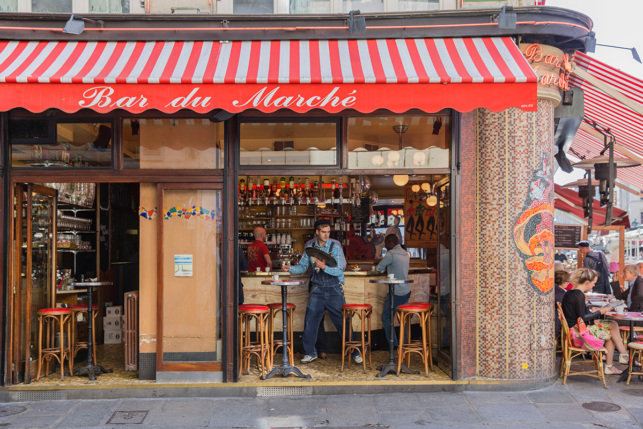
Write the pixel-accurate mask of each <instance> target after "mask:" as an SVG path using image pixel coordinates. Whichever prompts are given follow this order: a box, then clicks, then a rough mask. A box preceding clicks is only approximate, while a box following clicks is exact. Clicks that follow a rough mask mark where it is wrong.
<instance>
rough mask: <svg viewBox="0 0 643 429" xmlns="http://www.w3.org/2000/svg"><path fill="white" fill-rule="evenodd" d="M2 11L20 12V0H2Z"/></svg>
mask: <svg viewBox="0 0 643 429" xmlns="http://www.w3.org/2000/svg"><path fill="white" fill-rule="evenodd" d="M0 12H18V0H0Z"/></svg>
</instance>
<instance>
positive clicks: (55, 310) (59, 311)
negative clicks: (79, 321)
mask: <svg viewBox="0 0 643 429" xmlns="http://www.w3.org/2000/svg"><path fill="white" fill-rule="evenodd" d="M69 313H71V310H70V309H68V308H41V309H40V310H38V314H51V315H57V314H69Z"/></svg>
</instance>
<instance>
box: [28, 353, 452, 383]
mask: <svg viewBox="0 0 643 429" xmlns="http://www.w3.org/2000/svg"><path fill="white" fill-rule="evenodd" d="M301 358H302V356H301V355H300V354H298V355H295V365H296V366H297V367H298V368H299V369H301V370H302V372H304V373H305V374H310V375H311V378H310V379H302V378H297V377H294V376H289V377H288V378H287V379H284V378H283V377H281V376H276V377H273V378H272V379H270V380H267V381H261V380H260V379H259V377H260V375H261V371H260V370H259V369H258V368H257V366H256V364H255V363H254V361H253V364H252V365H251V367H250V374H249V375H242V376H241V377H240V379H239V381H240V382H246V383H253V382H261V383H270V382H283V381H284V380H288V381H289V382H293V383H310V382H313V383H314V382H336V381H342V382H344V383H346V382H351V381H354V382H361V381H373V380H379V379H378V378H377V377H376V375H377V374H378V371H377V370H376V369H375V368H376V367H377V366H379V365H381V364H382V363H384V362H387V361H388V352H387V351H383V350H382V351H375V352H373V358H372V361H373V369H372V370H370V369H369V368H368V362H367V370H366V374H364V373H363V371H362V365H356V364H355V363H351V366H350V368H349V367H348V366H346V367H345V368H344V372H341V371H340V368H341V356H340V355H339V354H329V355H328V358H327V359H317V360H315V361H313V362H311V363H309V364H307V365H302V364H300V363H299V361H300V360H301ZM97 359H98V364H99V365H101V366H103V367H104V368H106V369H112V370H113V371H114V372H113V373H111V374H103V375H101V376H99V377H98V378H97V380H96V381H89V379H88V378H87V376H72V377H69V376H65V379H64V380H62V381H61V379H60V373H59V372H56V373H52V374H49V375H48V376H46V377H41V379H40V380H38V381H34V382H32V383H31V384H30V385H29V386H30V387H33V388H37V387H55V386H65V387H71V386H86V385H97V386H110V385H154V384H155V381H153V380H139V379H138V373H137V372H132V371H125V369H124V368H125V366H124V355H123V346H122V345H121V344H107V345H105V344H103V345H100V346H98V349H97ZM280 363H281V355H278V356H277V357H276V358H275V364H280ZM84 364H85V362H84V361H83V362H78V361H77V363H76V365H75V367H79V366H82V365H84ZM345 365H348V361H347V362H346V364H345ZM411 369H413V370H419V371H421V373H420V374H400V376H399V377H397V376H396V375H395V374H390V375H388V376H386V377H384V380H395V381H433V382H435V381H445V382H448V381H449V380H450V379H451V378H450V377H449V376H448V375H447V374H445V373H444V372H443V371H442V370H440V369H439V368H438V367H437V365H434V370H433V371H431V370H429V376H428V377H427V376H426V375H425V373H424V365H423V364H422V363H421V362H420V360H419V358H418V357H412V358H411Z"/></svg>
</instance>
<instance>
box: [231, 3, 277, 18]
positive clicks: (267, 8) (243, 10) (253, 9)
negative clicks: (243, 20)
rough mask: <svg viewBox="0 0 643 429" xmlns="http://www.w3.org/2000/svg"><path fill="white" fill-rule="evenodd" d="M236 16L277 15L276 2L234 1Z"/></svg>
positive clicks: (233, 6)
mask: <svg viewBox="0 0 643 429" xmlns="http://www.w3.org/2000/svg"><path fill="white" fill-rule="evenodd" d="M232 8H233V11H234V13H235V14H238V13H239V14H255V15H256V14H272V13H275V2H274V0H233V2H232Z"/></svg>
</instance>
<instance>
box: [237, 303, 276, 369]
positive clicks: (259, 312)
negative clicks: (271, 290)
mask: <svg viewBox="0 0 643 429" xmlns="http://www.w3.org/2000/svg"><path fill="white" fill-rule="evenodd" d="M269 314H270V309H269V308H268V306H266V305H260V304H243V305H240V306H239V355H240V357H241V365H240V368H239V370H240V372H241V373H242V374H250V359H252V356H253V355H254V356H256V357H257V365H258V366H260V367H261V376H262V377H263V376H265V372H266V371H267V370H269V369H270V368H271V367H272V363H271V356H270V339H269V338H270V337H269V332H268V316H269ZM253 322H254V331H253V330H252V327H251V325H252V324H253ZM253 333H254V334H255V338H254V340H253V339H252V338H251V334H253Z"/></svg>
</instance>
